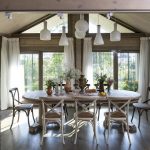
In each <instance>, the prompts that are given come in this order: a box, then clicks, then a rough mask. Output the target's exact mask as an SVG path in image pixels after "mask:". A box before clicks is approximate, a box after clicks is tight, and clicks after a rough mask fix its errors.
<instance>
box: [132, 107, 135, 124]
mask: <svg viewBox="0 0 150 150" xmlns="http://www.w3.org/2000/svg"><path fill="white" fill-rule="evenodd" d="M134 112H135V107H134V108H133V113H132V118H131V122H132V120H133V118H134Z"/></svg>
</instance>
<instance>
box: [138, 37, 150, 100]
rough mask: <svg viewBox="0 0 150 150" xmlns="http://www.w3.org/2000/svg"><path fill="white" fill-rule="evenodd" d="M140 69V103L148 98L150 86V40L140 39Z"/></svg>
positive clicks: (146, 38)
mask: <svg viewBox="0 0 150 150" xmlns="http://www.w3.org/2000/svg"><path fill="white" fill-rule="evenodd" d="M140 40H141V42H140V69H139V90H138V91H139V93H140V94H141V99H140V101H145V100H146V98H147V87H148V86H150V38H148V37H142V38H140Z"/></svg>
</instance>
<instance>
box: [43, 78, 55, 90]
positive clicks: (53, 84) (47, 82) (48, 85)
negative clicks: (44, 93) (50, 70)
mask: <svg viewBox="0 0 150 150" xmlns="http://www.w3.org/2000/svg"><path fill="white" fill-rule="evenodd" d="M45 85H46V88H47V89H48V88H52V87H54V86H55V82H54V81H53V80H51V79H49V80H47V81H46V84H45Z"/></svg>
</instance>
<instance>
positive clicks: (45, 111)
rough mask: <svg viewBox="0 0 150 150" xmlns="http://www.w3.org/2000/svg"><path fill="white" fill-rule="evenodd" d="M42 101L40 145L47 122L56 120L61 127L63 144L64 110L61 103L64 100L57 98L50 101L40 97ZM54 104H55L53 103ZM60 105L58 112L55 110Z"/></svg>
mask: <svg viewBox="0 0 150 150" xmlns="http://www.w3.org/2000/svg"><path fill="white" fill-rule="evenodd" d="M41 102H42V126H43V130H42V139H41V145H43V139H44V136H45V135H46V131H47V124H48V123H49V122H57V123H59V125H60V127H61V136H62V142H63V144H65V141H64V121H63V120H64V111H63V105H64V100H63V99H62V100H58V101H56V100H55V101H52V100H50V99H44V98H41ZM53 104H55V105H53ZM58 107H60V108H61V110H60V112H58V111H57V108H58Z"/></svg>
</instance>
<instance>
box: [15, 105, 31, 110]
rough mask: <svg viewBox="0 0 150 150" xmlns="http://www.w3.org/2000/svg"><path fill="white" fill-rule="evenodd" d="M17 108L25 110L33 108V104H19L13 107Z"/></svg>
mask: <svg viewBox="0 0 150 150" xmlns="http://www.w3.org/2000/svg"><path fill="white" fill-rule="evenodd" d="M15 108H16V109H18V110H25V109H31V108H33V104H20V105H17V106H16V107H15Z"/></svg>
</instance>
